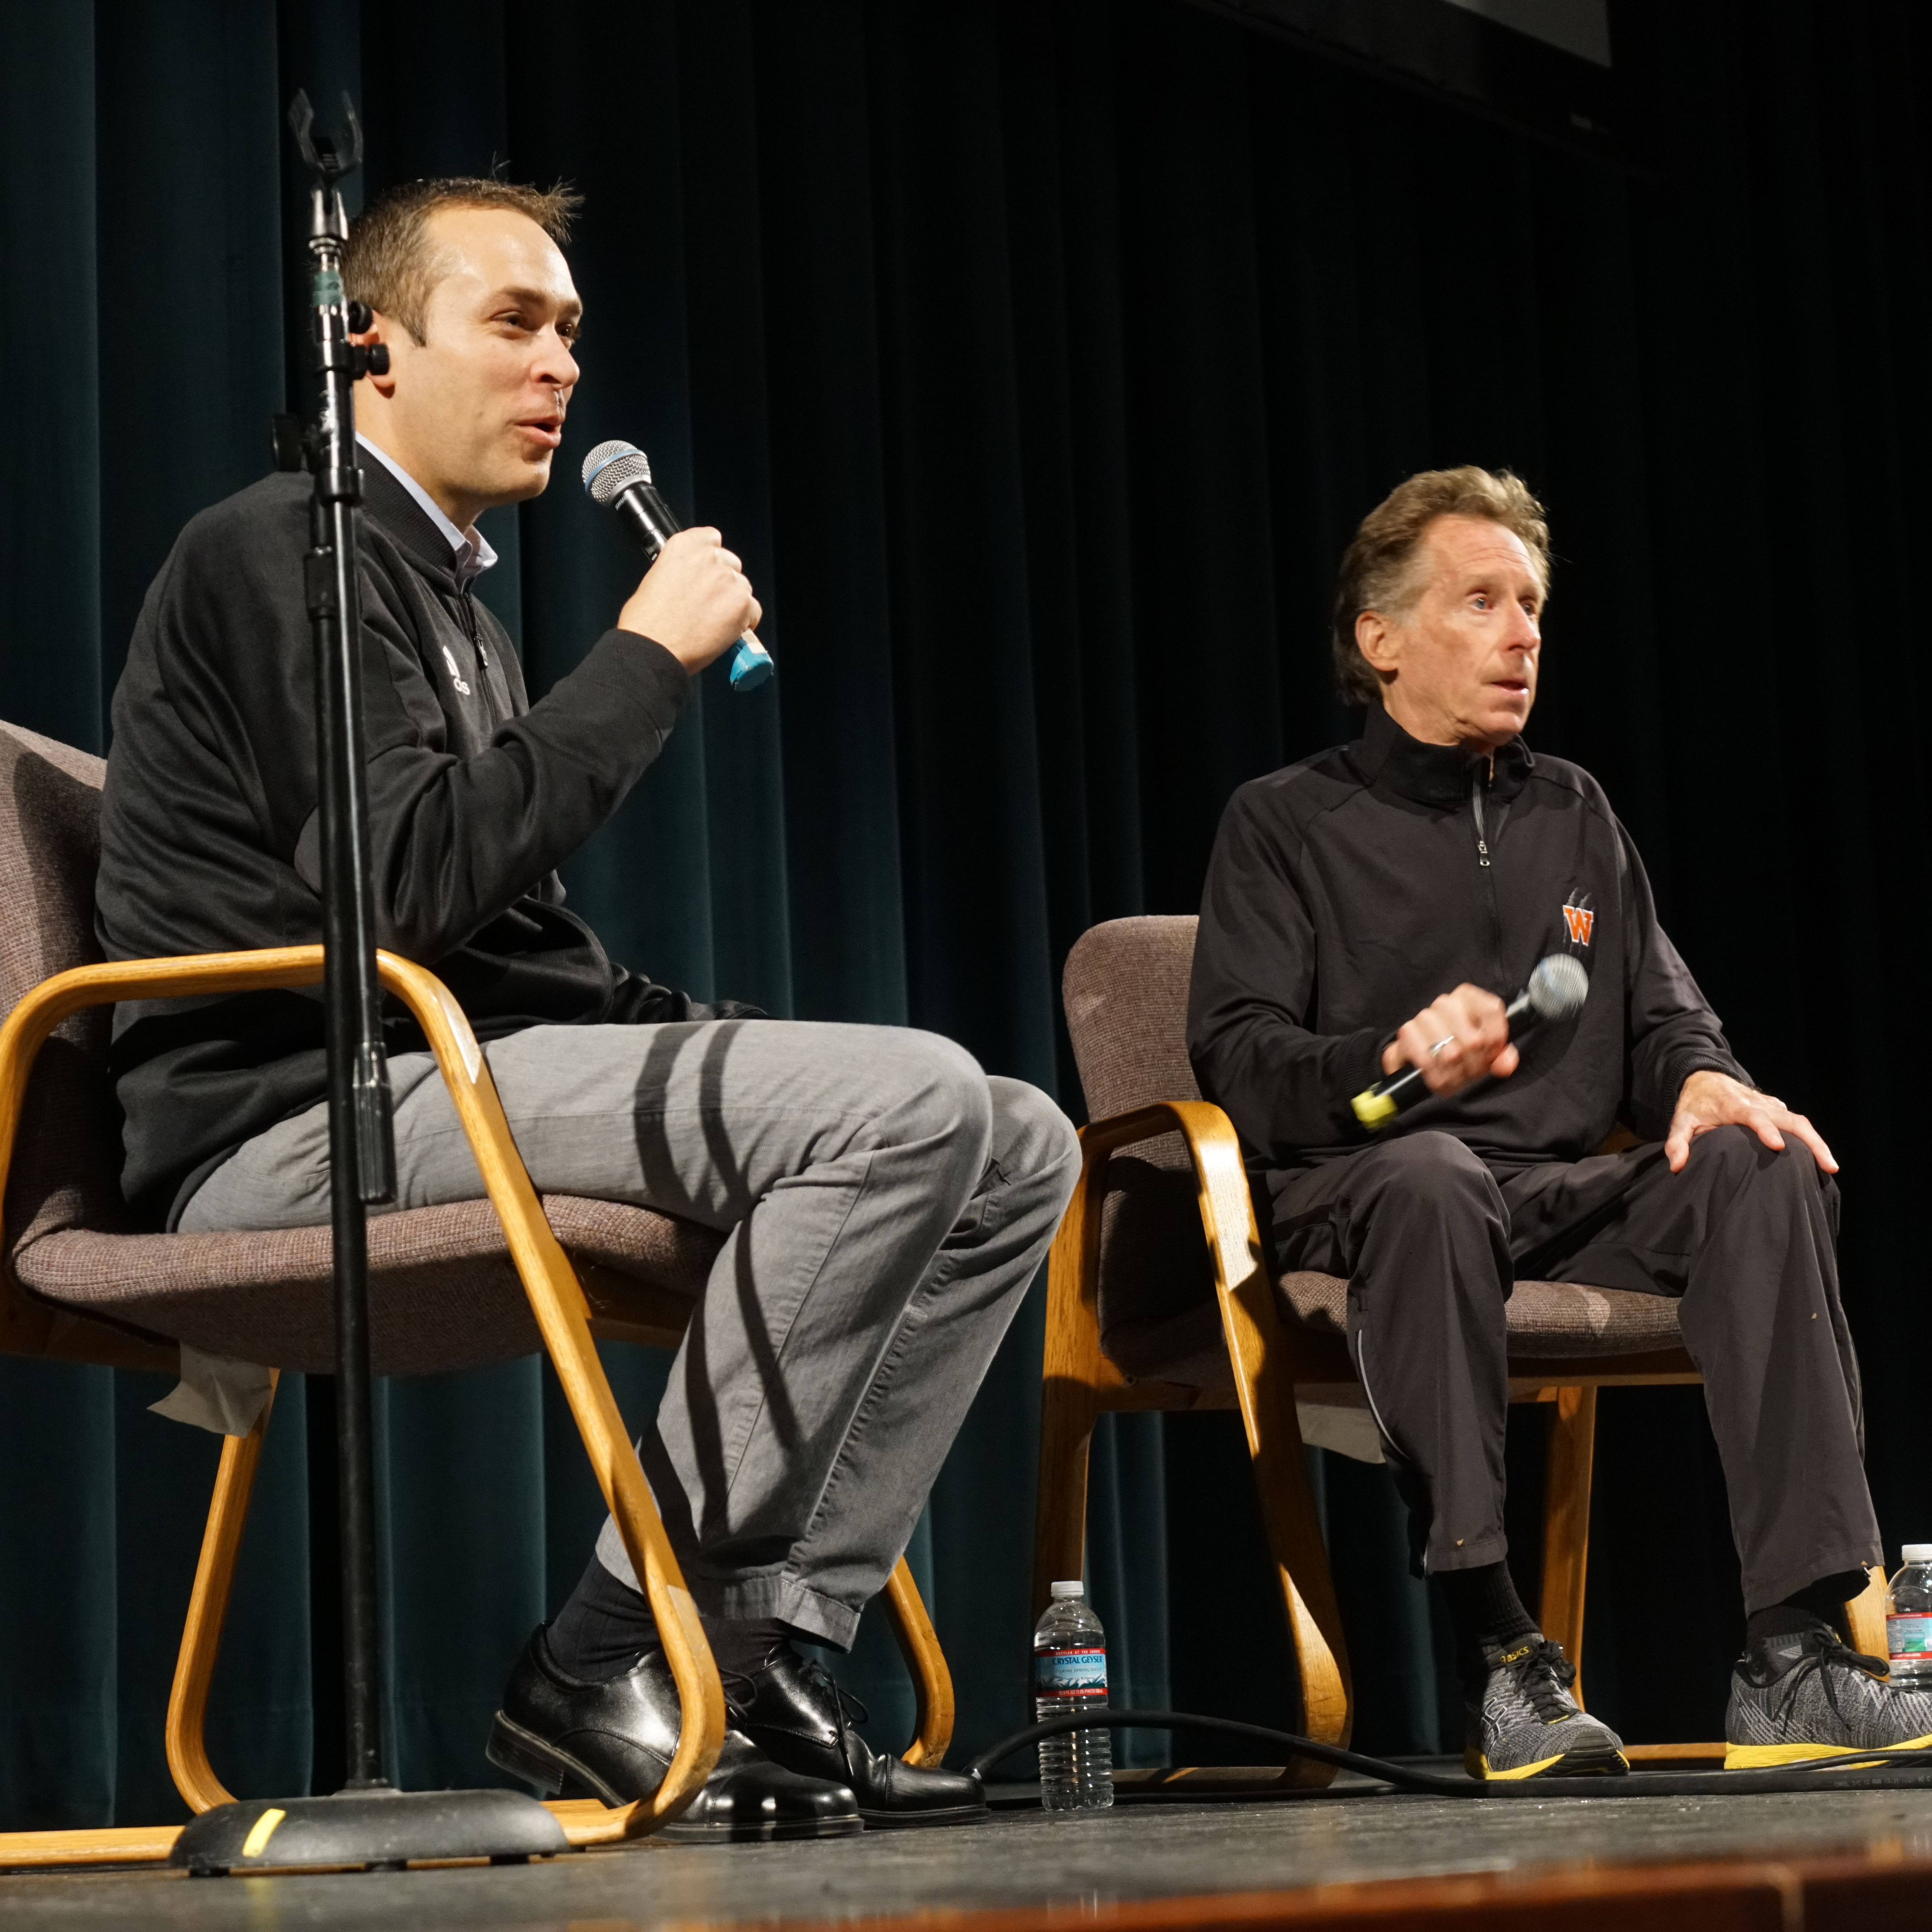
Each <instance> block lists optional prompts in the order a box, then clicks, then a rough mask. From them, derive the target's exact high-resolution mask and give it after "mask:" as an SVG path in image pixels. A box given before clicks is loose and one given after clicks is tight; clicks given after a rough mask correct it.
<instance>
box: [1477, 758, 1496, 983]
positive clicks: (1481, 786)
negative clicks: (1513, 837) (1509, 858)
mask: <svg viewBox="0 0 1932 1932" xmlns="http://www.w3.org/2000/svg"><path fill="white" fill-rule="evenodd" d="M1495 777H1496V760H1495V758H1494V757H1491V758H1490V761H1489V765H1488V768H1487V774H1486V773H1485V771H1484V767H1482V766H1478V767H1477V768H1476V769H1475V771H1473V772H1471V773H1470V775H1469V811H1470V814H1471V816H1472V817H1473V818H1474V819H1475V822H1476V865H1477V868H1478V870H1479V871H1484V872H1487V873H1488V874H1489V877H1488V878H1487V879H1486V880H1484V884H1485V885H1487V886H1488V887H1489V894H1490V944H1491V946H1492V947H1493V952H1494V956H1495V959H1496V983H1497V984H1498V985H1499V986H1500V985H1501V984H1502V974H1503V915H1502V907H1501V906H1500V905H1499V904H1498V903H1497V900H1496V868H1495V867H1494V866H1493V865H1491V864H1490V834H1489V826H1488V825H1487V823H1486V821H1485V820H1484V816H1483V793H1484V790H1486V789H1487V787H1488V785H1489V784H1490V782H1491V781H1493V779H1494V778H1495Z"/></svg>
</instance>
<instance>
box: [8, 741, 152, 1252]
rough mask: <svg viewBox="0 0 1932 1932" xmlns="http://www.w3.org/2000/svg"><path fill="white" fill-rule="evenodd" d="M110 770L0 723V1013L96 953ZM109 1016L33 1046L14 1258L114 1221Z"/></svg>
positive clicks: (12, 1219)
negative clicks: (98, 876) (35, 1055)
mask: <svg viewBox="0 0 1932 1932" xmlns="http://www.w3.org/2000/svg"><path fill="white" fill-rule="evenodd" d="M106 777H107V766H106V764H105V763H104V762H103V761H102V760H101V759H99V758H97V757H92V756H90V755H89V754H88V753H87V752H86V751H76V750H74V748H73V747H72V746H71V745H63V744H60V743H58V742H56V741H55V740H54V739H52V738H43V737H41V736H39V735H38V734H37V733H34V732H32V731H26V730H21V729H20V727H19V726H17V725H14V724H6V723H5V722H0V1013H7V1012H10V1011H11V1010H12V1009H13V1007H14V1005H15V1004H17V1002H18V1001H20V998H22V996H23V995H25V994H26V993H28V992H30V991H31V989H33V988H34V986H37V985H38V984H39V983H40V981H41V980H44V979H46V978H48V977H49V976H50V975H52V974H55V973H62V972H65V971H67V969H68V968H70V967H72V966H86V965H92V964H94V963H95V962H97V961H98V960H99V959H100V958H101V948H100V946H99V944H98V942H97V941H96V940H95V936H94V875H95V868H97V866H98V864H99V862H100V858H101V786H102V784H103V783H104V781H105V779H106ZM112 1014H113V1009H112V1008H111V1007H94V1008H92V1009H90V1010H88V1011H87V1012H85V1013H77V1014H76V1015H75V1016H74V1017H73V1018H72V1019H69V1020H68V1021H66V1022H64V1023H63V1024H62V1026H61V1027H60V1028H59V1029H58V1031H57V1032H56V1033H55V1034H54V1036H53V1037H52V1039H51V1040H49V1041H48V1043H47V1044H46V1046H45V1047H43V1049H41V1052H40V1058H39V1060H38V1061H37V1063H36V1064H35V1067H34V1078H33V1082H32V1084H31V1086H30V1087H29V1088H28V1094H27V1104H26V1112H25V1113H24V1115H23V1118H22V1120H21V1124H20V1133H19V1136H17V1139H16V1140H15V1142H14V1152H13V1167H12V1171H11V1172H10V1173H9V1175H8V1176H7V1200H6V1245H7V1252H8V1253H9V1255H11V1254H13V1253H16V1252H17V1251H18V1250H19V1249H20V1247H22V1246H23V1245H24V1244H26V1243H27V1242H29V1241H35V1240H37V1239H38V1238H40V1236H41V1235H45V1234H48V1233H51V1232H53V1231H54V1230H55V1229H61V1228H73V1227H89V1228H112V1227H114V1226H118V1225H119V1224H120V1223H121V1218H122V1210H121V1189H120V1182H119V1175H120V1168H121V1146H120V1133H119V1124H118V1115H117V1114H116V1112H115V1108H114V1105H113V1096H112V1094H110V1092H109V1091H108V1086H107V1072H106V1069H107V1043H108V1038H109V1034H110V1028H111V1025H112Z"/></svg>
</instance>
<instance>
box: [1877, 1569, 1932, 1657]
mask: <svg viewBox="0 0 1932 1932" xmlns="http://www.w3.org/2000/svg"><path fill="white" fill-rule="evenodd" d="M1899 1554H1900V1556H1903V1558H1904V1559H1905V1562H1904V1563H1903V1565H1902V1566H1901V1567H1900V1570H1899V1572H1898V1574H1897V1576H1896V1577H1893V1579H1892V1580H1891V1589H1889V1590H1888V1591H1887V1592H1886V1593H1885V1649H1887V1650H1888V1651H1889V1652H1891V1681H1892V1682H1893V1683H1894V1684H1896V1685H1898V1686H1899V1687H1900V1688H1901V1689H1903V1690H1907V1691H1932V1543H1908V1544H1906V1546H1905V1547H1904V1548H1903V1550H1900V1552H1899Z"/></svg>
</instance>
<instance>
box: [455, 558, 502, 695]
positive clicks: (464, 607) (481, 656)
mask: <svg viewBox="0 0 1932 1932" xmlns="http://www.w3.org/2000/svg"><path fill="white" fill-rule="evenodd" d="M456 617H457V622H458V623H460V625H462V626H463V635H464V636H465V637H467V638H468V639H469V648H470V649H472V650H473V651H474V652H475V653H476V682H477V683H478V685H479V686H480V687H481V690H482V693H483V709H484V711H485V712H487V714H488V716H489V719H490V730H495V729H496V727H497V726H498V725H499V724H502V721H503V720H502V718H501V717H499V715H497V711H496V693H495V692H494V691H492V690H491V689H490V653H489V652H487V651H486V650H485V649H484V648H483V627H482V626H481V625H480V624H478V622H477V621H476V605H475V600H474V598H472V595H471V593H470V592H469V591H468V590H466V589H465V590H459V591H458V592H457V593H456Z"/></svg>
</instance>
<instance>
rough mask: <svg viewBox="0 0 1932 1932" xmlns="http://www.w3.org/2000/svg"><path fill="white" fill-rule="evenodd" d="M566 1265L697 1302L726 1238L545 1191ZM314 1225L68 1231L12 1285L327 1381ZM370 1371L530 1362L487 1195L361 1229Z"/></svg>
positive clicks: (330, 1322) (532, 1344) (330, 1305)
mask: <svg viewBox="0 0 1932 1932" xmlns="http://www.w3.org/2000/svg"><path fill="white" fill-rule="evenodd" d="M544 1214H546V1215H547V1217H548V1218H549V1221H550V1226H551V1227H552V1228H553V1229H554V1230H555V1231H556V1235H557V1238H558V1239H559V1241H562V1244H563V1245H564V1247H565V1249H566V1250H568V1252H569V1253H570V1254H571V1257H572V1258H573V1259H574V1260H576V1261H577V1262H579V1263H590V1264H594V1265H599V1266H601V1267H604V1268H611V1269H613V1270H615V1271H617V1272H618V1273H619V1274H624V1275H627V1276H629V1277H631V1278H632V1279H634V1280H640V1281H643V1282H645V1283H649V1285H650V1286H652V1287H655V1288H662V1289H670V1290H671V1291H673V1292H676V1293H679V1294H682V1295H689V1296H691V1297H693V1298H695V1297H696V1296H697V1295H699V1294H700V1292H702V1291H703V1286H704V1282H705V1277H706V1274H707V1273H708V1271H709V1268H710V1266H711V1262H712V1257H713V1256H715V1254H716V1253H717V1252H718V1247H719V1245H720V1244H721V1241H722V1237H721V1235H716V1234H714V1233H713V1232H712V1231H711V1230H710V1229H708V1228H700V1227H696V1226H693V1225H691V1223H688V1222H684V1221H676V1220H672V1219H671V1218H670V1217H669V1216H667V1215H664V1214H652V1213H651V1212H649V1211H648V1210H646V1209H644V1208H628V1207H625V1206H624V1205H622V1204H621V1203H619V1202H611V1201H588V1200H583V1199H579V1198H578V1197H577V1196H574V1195H567V1194H562V1195H560V1194H552V1195H546V1196H544ZM331 1254H332V1242H331V1240H330V1237H329V1230H328V1229H326V1228H293V1229H284V1230H281V1231H278V1232H273V1233H268V1234H245V1235H221V1234H216V1235H199V1234H197V1235H103V1234H95V1233H92V1232H88V1231H87V1230H86V1229H68V1230H65V1231H63V1232H59V1233H57V1234H52V1235H46V1236H45V1237H44V1238H42V1239H41V1240H40V1241H35V1242H34V1244H32V1245H31V1247H28V1248H26V1249H25V1250H22V1251H21V1252H20V1253H18V1254H17V1256H16V1258H15V1263H14V1265H15V1268H16V1271H17V1274H18V1276H19V1278H20V1281H21V1283H23V1286H26V1288H27V1289H28V1290H29V1291H30V1292H32V1293H34V1294H35V1295H40V1296H42V1297H44V1298H46V1300H48V1301H55V1302H58V1303H59V1304H61V1305H62V1307H66V1308H71V1309H74V1310H77V1311H78V1312H80V1313H83V1314H89V1315H95V1316H104V1317H105V1318H107V1319H109V1320H111V1321H115V1322H121V1323H124V1324H127V1325H129V1326H131V1327H133V1328H140V1329H142V1330H145V1331H150V1332H151V1333H154V1334H160V1335H165V1336H167V1337H169V1338H170V1339H172V1340H175V1341H178V1342H187V1343H190V1344H192V1345H193V1346H194V1347H196V1348H197V1349H202V1350H203V1351H205V1352H207V1353H208V1354H210V1355H229V1356H233V1357H234V1358H237V1359H238V1360H240V1361H248V1362H266V1363H268V1364H270V1365H271V1366H272V1367H276V1368H283V1369H302V1370H308V1371H309V1372H310V1373H328V1372H329V1370H332V1368H333V1367H334V1364H335V1313H334V1302H333V1299H332V1277H331V1274H330V1260H331ZM369 1262H370V1271H369V1272H370V1279H369V1315H370V1352H371V1361H372V1364H373V1366H374V1370H375V1373H377V1375H379V1376H380V1375H395V1376H407V1375H422V1374H427V1373H432V1372H434V1371H440V1370H448V1369H461V1368H472V1367H475V1366H476V1365H477V1364H478V1363H481V1362H493V1361H502V1360H505V1359H506V1358H508V1357H511V1356H513V1355H529V1354H530V1353H531V1352H533V1351H534V1350H535V1349H537V1348H538V1347H539V1346H541V1343H540V1342H539V1340H538V1334H537V1329H536V1324H535V1322H534V1321H533V1320H532V1318H531V1316H530V1312H529V1304H528V1303H527V1302H526V1301H525V1299H524V1297H523V1286H522V1283H520V1281H519V1280H518V1279H517V1272H516V1270H515V1268H514V1267H513V1266H512V1265H511V1262H510V1257H509V1250H508V1247H506V1246H505V1243H504V1240H503V1234H502V1229H501V1228H500V1227H499V1226H498V1224H497V1221H496V1214H495V1211H493V1209H492V1208H491V1207H490V1204H489V1203H488V1202H487V1201H463V1202H455V1203H454V1204H452V1205H450V1206H449V1207H445V1208H412V1209H410V1211H407V1213H404V1214H383V1215H378V1216H376V1217H374V1218H372V1219H371V1221H370V1223H369Z"/></svg>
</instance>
